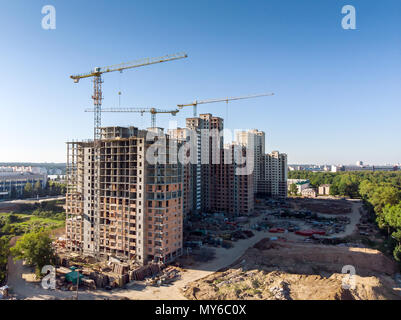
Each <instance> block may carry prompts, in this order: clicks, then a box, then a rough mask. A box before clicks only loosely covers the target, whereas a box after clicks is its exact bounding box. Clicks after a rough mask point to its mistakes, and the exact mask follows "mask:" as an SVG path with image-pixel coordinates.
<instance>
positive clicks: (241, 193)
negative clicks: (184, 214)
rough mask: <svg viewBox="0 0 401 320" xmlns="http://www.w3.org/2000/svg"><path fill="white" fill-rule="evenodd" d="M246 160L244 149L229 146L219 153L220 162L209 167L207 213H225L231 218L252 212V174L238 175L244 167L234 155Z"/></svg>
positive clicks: (233, 145) (232, 145)
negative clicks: (209, 180)
mask: <svg viewBox="0 0 401 320" xmlns="http://www.w3.org/2000/svg"><path fill="white" fill-rule="evenodd" d="M237 152H238V153H241V156H242V157H244V159H245V158H246V148H245V147H243V146H239V145H235V144H231V145H230V146H228V147H226V148H224V149H222V150H221V151H220V155H221V161H220V163H219V164H212V165H211V179H212V181H213V182H212V184H211V185H210V189H211V192H210V194H211V197H210V203H209V207H208V208H207V209H208V211H212V212H225V213H228V214H231V215H232V216H238V215H243V214H245V215H248V214H251V213H252V212H253V210H254V185H253V173H249V174H239V172H237V170H238V169H239V168H241V167H244V166H245V165H246V162H245V163H244V164H240V163H238V162H239V161H237V160H236V159H235V154H236V153H237Z"/></svg>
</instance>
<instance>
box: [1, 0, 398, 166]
mask: <svg viewBox="0 0 401 320" xmlns="http://www.w3.org/2000/svg"><path fill="white" fill-rule="evenodd" d="M47 4H52V5H54V6H55V7H56V10H57V29H56V30H54V31H45V30H43V29H42V28H41V19H42V17H43V15H42V14H41V9H42V6H44V5H47ZM347 4H351V5H354V6H355V8H356V11H357V30H344V29H342V27H341V19H342V17H343V15H342V14H341V8H342V7H343V6H344V5H347ZM0 30H1V31H0V34H1V41H2V46H1V50H0V65H1V75H2V76H1V77H0V103H1V104H0V111H1V112H0V115H1V118H0V119H1V126H0V134H1V140H0V161H3V162H4V161H38V162H39V161H47V162H52V161H57V162H65V160H66V159H65V158H66V151H65V150H66V147H65V142H66V141H68V140H70V139H86V138H91V137H92V135H93V120H92V116H93V115H92V114H88V113H84V112H83V110H84V109H85V108H88V107H91V105H92V101H91V98H90V97H91V93H92V87H91V86H92V84H91V82H90V80H83V81H81V82H80V83H79V84H74V83H73V81H72V80H71V79H69V76H70V75H71V74H75V73H81V72H87V71H90V70H91V69H92V68H93V67H95V66H105V65H110V64H115V63H120V62H123V61H130V60H134V59H137V58H142V57H156V56H162V55H164V54H168V53H175V52H180V51H185V52H187V53H188V55H189V58H188V59H185V60H179V61H175V62H169V63H165V64H159V65H154V66H150V67H144V68H139V69H136V70H131V71H127V72H125V73H124V74H122V75H120V74H108V75H106V76H105V78H104V79H105V83H104V97H105V100H104V107H109V108H110V107H118V94H117V93H118V91H119V90H121V91H122V104H121V106H122V107H142V106H143V107H148V106H155V107H159V108H169V107H171V106H174V105H176V104H177V103H185V102H188V101H192V100H193V99H195V98H198V99H207V98H217V97H224V96H236V95H246V94H253V93H259V92H275V93H276V96H274V97H267V98H261V99H255V100H249V101H241V102H234V103H232V104H230V105H228V107H227V106H226V105H225V104H224V103H223V104H211V105H204V106H200V107H199V111H200V112H202V113H205V112H210V113H213V114H216V115H218V116H221V117H223V118H225V120H226V127H228V128H231V129H247V128H258V129H260V130H264V131H266V134H267V150H268V151H271V150H276V149H278V150H280V151H281V152H286V153H288V155H289V162H290V163H344V164H347V163H355V162H356V161H357V160H363V161H365V162H367V163H371V164H373V163H378V164H379V163H396V162H401V146H400V145H401V130H400V123H401V121H400V120H401V108H400V102H401V90H400V88H401V73H400V70H401V59H400V58H401V1H399V0H383V1H377V0H375V1H371V0H346V1H343V0H313V1H312V0H302V1H299V0H291V1H290V0H274V1H273V0H263V1H252V0H251V1H245V0H242V1H235V0H226V1H222V0H214V1H205V0H202V1H201V0H196V1H195V0H191V1H188V0H182V1H175V0H171V1H166V0H163V1H128V0H127V1H123V0H120V1H111V0H110V1H106V0H85V1H78V0H69V1H65V0H57V1H55V0H46V1H41V0H35V1H28V0H24V1H23V0H12V1H11V0H8V1H5V0H2V1H1V3H0ZM120 88H121V89H120ZM191 115H192V109H191V108H188V109H187V110H185V111H184V112H182V113H180V114H179V115H178V117H177V120H178V124H179V125H181V126H184V125H185V118H186V117H188V116H191ZM168 119H169V117H168V116H166V115H161V116H159V118H158V125H159V126H167V124H168ZM103 124H104V125H136V126H139V127H145V126H149V125H150V116H149V115H145V116H144V117H141V116H140V115H136V114H117V115H111V114H105V115H104V116H103Z"/></svg>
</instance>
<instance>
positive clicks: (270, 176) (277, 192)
mask: <svg viewBox="0 0 401 320" xmlns="http://www.w3.org/2000/svg"><path fill="white" fill-rule="evenodd" d="M236 142H237V143H238V144H240V145H243V146H247V147H251V149H253V155H252V158H253V162H254V165H253V167H254V170H253V181H254V183H253V184H254V193H255V194H258V195H261V196H268V197H274V198H286V197H287V178H288V164H287V155H286V154H284V153H280V152H279V151H273V152H272V153H270V154H266V153H265V143H266V138H265V133H264V132H263V131H259V130H257V129H252V130H248V131H240V132H237V133H236Z"/></svg>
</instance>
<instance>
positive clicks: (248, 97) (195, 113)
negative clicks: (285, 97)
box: [177, 93, 274, 117]
mask: <svg viewBox="0 0 401 320" xmlns="http://www.w3.org/2000/svg"><path fill="white" fill-rule="evenodd" d="M266 96H274V93H263V94H255V95H249V96H244V97H231V98H221V99H209V100H200V101H198V100H195V101H194V102H191V103H186V104H177V107H178V108H180V109H182V108H184V107H193V108H194V117H196V116H197V113H198V111H197V108H198V104H206V103H215V102H226V103H228V102H229V101H234V100H243V99H252V98H258V97H266Z"/></svg>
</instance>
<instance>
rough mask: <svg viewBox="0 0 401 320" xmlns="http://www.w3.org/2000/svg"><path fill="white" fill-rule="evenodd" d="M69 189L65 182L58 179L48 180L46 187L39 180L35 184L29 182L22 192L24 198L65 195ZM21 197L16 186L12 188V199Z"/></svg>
mask: <svg viewBox="0 0 401 320" xmlns="http://www.w3.org/2000/svg"><path fill="white" fill-rule="evenodd" d="M66 190H67V185H66V184H65V183H61V182H57V181H51V180H49V181H47V184H46V187H44V188H43V187H42V184H41V183H40V181H37V182H36V183H35V184H34V185H32V183H30V182H28V183H27V184H26V185H25V187H24V190H23V192H22V198H33V197H37V196H39V197H45V196H58V195H65V193H66ZM18 198H21V195H19V194H18V192H17V190H16V188H15V187H12V188H11V191H10V199H12V200H14V199H18Z"/></svg>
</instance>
